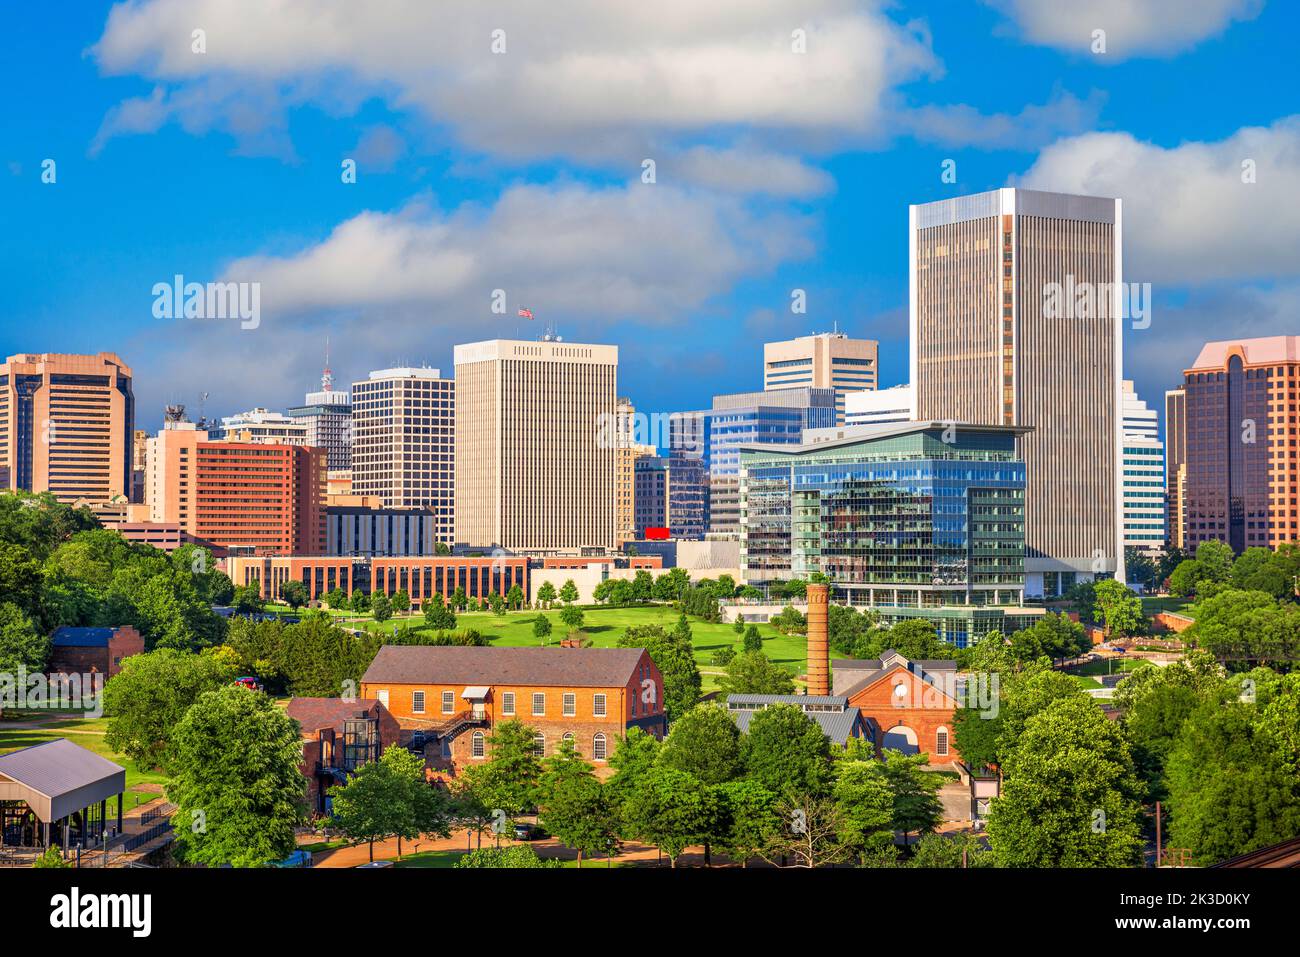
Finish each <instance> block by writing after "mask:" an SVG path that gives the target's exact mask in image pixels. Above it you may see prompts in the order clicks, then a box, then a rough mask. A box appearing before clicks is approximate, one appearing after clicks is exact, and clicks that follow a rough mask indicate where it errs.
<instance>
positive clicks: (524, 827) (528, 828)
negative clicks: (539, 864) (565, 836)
mask: <svg viewBox="0 0 1300 957" xmlns="http://www.w3.org/2000/svg"><path fill="white" fill-rule="evenodd" d="M548 837H550V835H549V834H547V833H546V832H545V831H544V830H542V828H541V827H540V826H538V825H536V824H529V823H528V822H527V821H518V822H516V823H515V840H516V841H540V840H543V839H545V838H548Z"/></svg>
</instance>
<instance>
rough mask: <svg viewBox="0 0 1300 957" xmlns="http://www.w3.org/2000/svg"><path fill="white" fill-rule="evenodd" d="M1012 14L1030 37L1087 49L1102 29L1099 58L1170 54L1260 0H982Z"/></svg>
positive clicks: (1251, 13) (1243, 15)
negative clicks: (1102, 48) (1103, 41)
mask: <svg viewBox="0 0 1300 957" xmlns="http://www.w3.org/2000/svg"><path fill="white" fill-rule="evenodd" d="M986 2H987V3H989V4H991V5H992V6H995V7H997V8H998V9H1000V10H1001V11H1002V12H1003V13H1005V14H1006V15H1007V16H1008V17H1010V18H1011V19H1012V20H1014V21H1015V22H1016V24H1017V26H1018V27H1019V28H1020V32H1021V33H1022V34H1023V35H1024V37H1025V39H1026V40H1029V41H1030V42H1031V43H1037V44H1042V45H1044V46H1050V47H1055V48H1057V49H1060V50H1066V51H1072V52H1076V53H1079V54H1087V55H1092V54H1091V46H1092V41H1093V31H1094V30H1104V31H1105V32H1106V53H1105V55H1104V57H1098V62H1106V61H1108V60H1109V61H1117V60H1122V59H1126V58H1128V57H1134V56H1146V55H1151V56H1168V55H1170V54H1174V53H1179V52H1181V51H1183V50H1187V49H1190V48H1191V47H1194V46H1195V45H1196V44H1198V43H1200V42H1201V41H1202V40H1205V39H1207V38H1209V37H1213V36H1218V35H1219V34H1220V33H1222V32H1223V31H1224V30H1226V29H1227V28H1228V26H1229V25H1230V24H1231V23H1232V22H1233V21H1234V20H1251V19H1254V17H1255V16H1256V15H1257V14H1258V13H1259V11H1260V9H1261V8H1262V7H1263V5H1264V3H1263V0H1068V2H1064V3H1045V2H1043V0H986Z"/></svg>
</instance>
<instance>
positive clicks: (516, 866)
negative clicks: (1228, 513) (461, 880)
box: [452, 844, 564, 870]
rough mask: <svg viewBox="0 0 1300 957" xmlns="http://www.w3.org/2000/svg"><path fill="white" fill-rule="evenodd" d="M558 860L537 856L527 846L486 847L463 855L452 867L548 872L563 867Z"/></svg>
mask: <svg viewBox="0 0 1300 957" xmlns="http://www.w3.org/2000/svg"><path fill="white" fill-rule="evenodd" d="M563 866H564V864H563V863H562V862H560V861H558V860H554V859H549V860H548V859H546V858H541V857H538V856H537V852H536V851H534V850H533V849H532V848H531V847H529V846H528V845H526V844H517V845H515V846H513V847H484V848H480V849H479V850H476V851H471V852H470V853H468V854H464V855H461V856H460V857H458V858H457V859H456V862H455V863H454V864H452V867H499V868H507V869H509V870H521V869H524V870H533V869H542V870H548V869H551V868H558V867H563Z"/></svg>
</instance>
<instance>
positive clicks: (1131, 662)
mask: <svg viewBox="0 0 1300 957" xmlns="http://www.w3.org/2000/svg"><path fill="white" fill-rule="evenodd" d="M1150 667H1153V666H1152V664H1151V662H1149V661H1147V660H1146V659H1145V658H1111V659H1109V660H1105V661H1090V662H1088V663H1087V664H1086V665H1080V666H1079V667H1077V668H1071V669H1070V672H1071V674H1075V675H1092V676H1097V675H1109V674H1116V675H1117V674H1120V673H1121V672H1124V671H1136V670H1137V669H1138V668H1150Z"/></svg>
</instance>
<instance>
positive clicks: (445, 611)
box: [424, 594, 456, 631]
mask: <svg viewBox="0 0 1300 957" xmlns="http://www.w3.org/2000/svg"><path fill="white" fill-rule="evenodd" d="M424 623H425V624H426V625H428V626H429V627H430V628H436V629H438V630H439V631H451V629H453V628H455V627H456V613H455V612H453V611H452V610H451V609H450V608H448V607H447V606H446V604H444V603H443V600H442V596H441V595H437V594H435V595H434V596H433V597H432V598H427V599H425V602H424Z"/></svg>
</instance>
